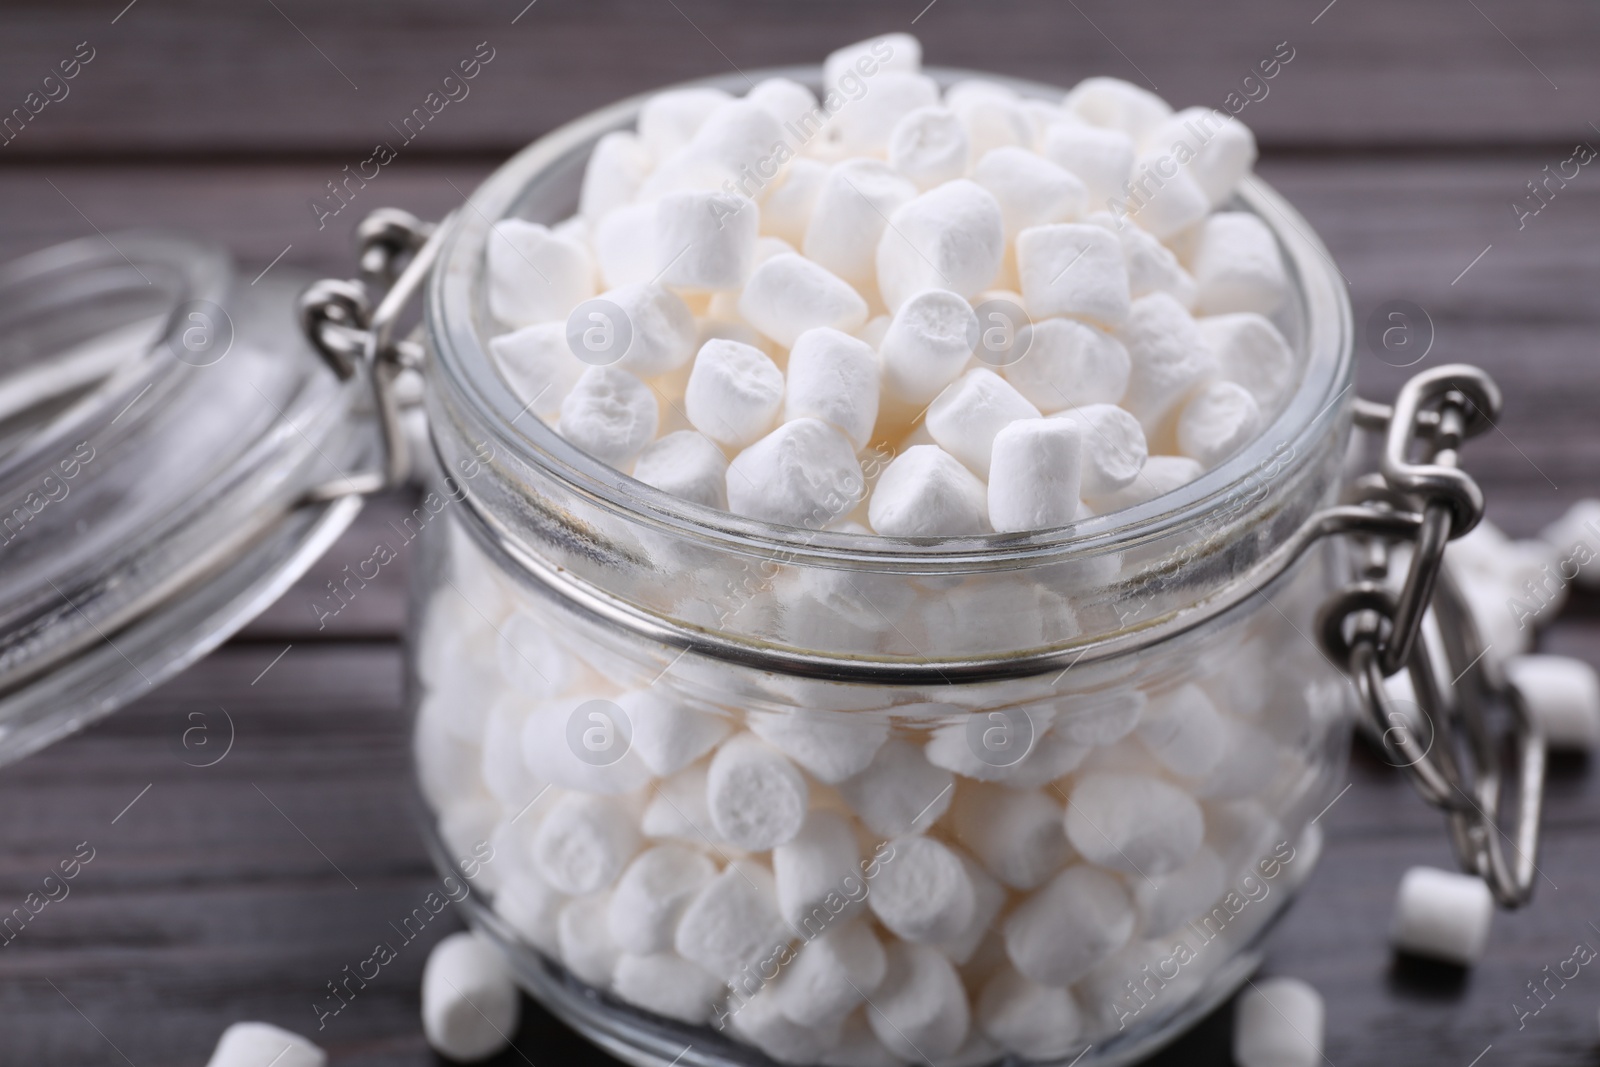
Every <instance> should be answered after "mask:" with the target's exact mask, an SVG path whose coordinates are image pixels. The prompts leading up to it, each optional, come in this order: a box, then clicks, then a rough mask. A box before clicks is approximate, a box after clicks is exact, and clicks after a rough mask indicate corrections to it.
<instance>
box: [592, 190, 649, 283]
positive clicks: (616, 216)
mask: <svg viewBox="0 0 1600 1067" xmlns="http://www.w3.org/2000/svg"><path fill="white" fill-rule="evenodd" d="M593 243H594V258H595V265H596V266H597V267H599V269H600V280H601V282H602V283H603V284H605V285H607V286H609V287H611V288H613V289H615V288H617V287H619V286H623V285H644V284H646V283H647V282H649V281H650V280H651V279H652V278H654V277H655V276H656V269H657V268H656V206H655V205H654V204H625V205H623V206H622V207H619V208H617V209H616V210H615V211H613V212H611V213H610V214H608V215H606V217H605V218H603V219H601V220H600V221H599V222H598V223H596V224H595V228H594V238H593Z"/></svg>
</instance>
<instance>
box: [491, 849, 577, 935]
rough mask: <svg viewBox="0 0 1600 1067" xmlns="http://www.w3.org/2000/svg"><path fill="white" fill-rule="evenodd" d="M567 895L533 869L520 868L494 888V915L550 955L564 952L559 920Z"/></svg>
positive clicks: (565, 904) (514, 931)
mask: <svg viewBox="0 0 1600 1067" xmlns="http://www.w3.org/2000/svg"><path fill="white" fill-rule="evenodd" d="M566 906H567V897H566V896H565V895H564V894H562V893H558V892H556V891H555V890H554V889H552V888H551V887H550V884H549V883H548V882H546V881H545V880H544V879H543V878H540V877H539V876H538V875H537V874H535V873H533V872H532V871H524V870H518V871H515V872H513V873H511V874H509V875H507V876H506V878H505V881H504V882H503V883H502V884H501V886H500V888H499V889H498V890H496V891H495V895H494V910H495V914H496V915H498V916H500V918H501V919H503V920H504V921H505V924H506V925H507V926H509V927H511V930H512V932H513V933H515V934H516V935H517V936H518V937H519V938H521V939H522V940H523V941H525V942H527V943H528V944H530V945H532V946H533V947H534V948H536V949H538V950H539V951H540V952H543V953H544V954H545V955H547V956H555V955H558V954H559V953H560V952H561V943H560V938H559V934H558V932H557V923H558V922H559V921H560V918H561V909H562V908H564V907H566Z"/></svg>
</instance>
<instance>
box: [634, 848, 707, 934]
mask: <svg viewBox="0 0 1600 1067" xmlns="http://www.w3.org/2000/svg"><path fill="white" fill-rule="evenodd" d="M716 874H717V867H716V864H714V863H712V862H711V860H710V859H708V858H707V857H706V856H705V854H704V853H701V852H697V851H695V850H693V849H689V848H685V847H683V846H682V845H657V846H655V847H654V848H650V849H646V850H645V851H643V852H641V853H639V855H638V856H636V857H635V858H634V860H633V862H632V863H630V864H628V868H627V870H625V871H623V872H622V877H621V878H619V879H617V884H616V888H615V889H613V890H612V892H611V904H610V910H609V911H608V912H607V914H606V921H607V923H609V927H608V929H609V930H610V932H611V940H612V941H614V942H616V944H617V947H618V948H620V949H622V950H623V951H624V952H631V953H634V954H635V955H640V956H648V955H650V954H652V953H656V952H665V951H666V950H667V949H669V948H671V947H672V934H673V931H674V930H676V929H677V926H678V919H679V917H680V916H682V914H683V909H684V908H686V907H688V905H689V901H691V900H693V899H694V897H695V896H696V895H697V894H698V893H699V892H700V890H701V889H703V888H704V887H705V886H706V884H707V883H709V882H710V881H711V879H712V878H715V877H716Z"/></svg>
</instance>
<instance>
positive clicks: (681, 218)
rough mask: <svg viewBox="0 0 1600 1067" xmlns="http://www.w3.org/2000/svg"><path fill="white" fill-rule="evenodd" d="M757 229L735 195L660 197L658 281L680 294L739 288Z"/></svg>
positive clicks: (753, 215)
mask: <svg viewBox="0 0 1600 1067" xmlns="http://www.w3.org/2000/svg"><path fill="white" fill-rule="evenodd" d="M761 113H762V114H763V115H765V114H766V113H765V112H761ZM768 117H769V118H770V116H768ZM760 225H761V220H760V217H759V210H758V209H757V207H756V206H755V204H754V203H753V202H751V201H750V200H749V199H748V198H746V197H743V196H740V195H738V194H729V193H726V192H722V191H721V190H716V191H704V192H676V193H668V194H666V195H665V196H663V197H662V198H661V199H660V200H658V201H657V202H656V246H655V247H656V269H657V270H658V271H659V274H658V280H659V281H660V282H662V283H663V284H665V285H672V286H677V287H679V288H682V289H697V290H713V289H737V288H739V286H741V285H743V284H744V282H745V279H746V278H748V277H749V276H750V271H751V269H752V268H753V267H754V266H755V258H756V236H757V230H758V229H759V228H760Z"/></svg>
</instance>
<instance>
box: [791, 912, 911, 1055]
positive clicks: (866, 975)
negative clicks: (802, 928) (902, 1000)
mask: <svg viewBox="0 0 1600 1067" xmlns="http://www.w3.org/2000/svg"><path fill="white" fill-rule="evenodd" d="M888 966H889V964H888V957H887V956H886V955H885V954H884V951H883V944H882V943H881V942H880V941H879V940H878V938H877V936H876V935H875V934H873V932H872V930H871V929H870V928H869V927H868V926H867V925H866V924H865V923H862V922H855V921H840V922H838V923H837V924H835V925H833V926H830V927H829V928H828V929H826V930H824V931H822V933H821V934H820V935H816V936H814V937H813V938H812V939H811V940H810V941H809V942H807V943H806V944H805V945H803V946H801V948H800V951H799V952H798V953H797V954H796V956H795V958H794V962H793V963H790V964H789V965H788V966H787V967H785V968H784V969H783V970H782V971H781V972H780V973H779V975H778V982H777V986H776V988H775V989H774V991H773V992H774V996H775V997H776V999H777V1003H778V1009H779V1010H780V1011H782V1012H783V1014H784V1015H785V1016H787V1017H788V1018H789V1019H790V1020H791V1021H793V1022H796V1023H799V1024H800V1025H801V1026H808V1027H811V1028H812V1029H814V1030H831V1029H833V1028H835V1027H838V1026H839V1024H840V1023H841V1022H843V1020H844V1017H845V1016H846V1015H849V1014H850V1012H852V1011H853V1010H855V1007H856V1005H858V1004H860V1003H861V1001H862V1000H863V999H864V998H866V997H870V996H871V995H872V992H873V990H875V989H877V988H878V984H879V983H880V982H882V981H883V976H884V972H885V971H886V970H888Z"/></svg>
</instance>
